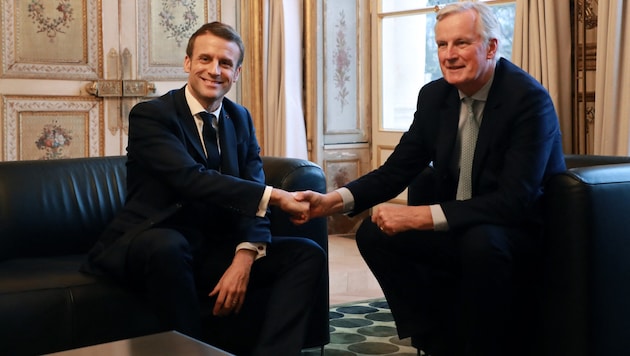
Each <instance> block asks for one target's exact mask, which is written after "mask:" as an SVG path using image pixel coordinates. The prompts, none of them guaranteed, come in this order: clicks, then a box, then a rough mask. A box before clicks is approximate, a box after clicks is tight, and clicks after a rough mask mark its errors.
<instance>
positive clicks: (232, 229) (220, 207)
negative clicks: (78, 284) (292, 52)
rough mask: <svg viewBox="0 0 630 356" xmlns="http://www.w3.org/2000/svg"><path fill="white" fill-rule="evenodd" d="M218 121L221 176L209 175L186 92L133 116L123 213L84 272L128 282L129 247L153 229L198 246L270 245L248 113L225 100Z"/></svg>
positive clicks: (211, 172) (149, 105) (153, 103)
mask: <svg viewBox="0 0 630 356" xmlns="http://www.w3.org/2000/svg"><path fill="white" fill-rule="evenodd" d="M220 115H221V117H220V129H219V130H220V143H221V157H222V173H223V174H221V173H219V172H217V171H215V170H211V169H208V168H207V167H208V166H209V164H208V162H207V161H206V160H207V158H206V155H205V154H204V151H203V148H202V143H201V138H200V137H199V133H198V130H197V126H196V124H195V121H194V118H193V116H192V114H191V113H190V109H189V107H188V105H187V103H186V98H185V90H184V88H181V89H179V90H173V91H170V92H169V93H167V94H165V95H163V96H162V97H160V98H157V99H154V100H151V101H147V102H142V103H139V104H137V105H136V106H135V107H134V108H133V109H132V110H131V112H130V114H129V142H128V147H127V157H128V161H127V197H126V202H125V206H124V208H123V210H122V212H121V213H120V214H119V215H118V216H117V217H116V218H115V219H114V221H113V222H112V223H111V224H110V226H109V228H108V229H107V231H106V232H105V233H104V234H103V235H102V237H101V239H100V240H99V242H98V243H97V244H96V246H95V247H94V248H93V249H92V251H91V252H90V254H89V263H88V264H87V265H86V267H85V270H86V271H89V272H93V273H98V274H113V275H117V276H121V275H123V274H124V263H125V256H126V251H127V247H128V243H129V240H130V239H131V238H133V236H134V235H135V234H136V233H138V232H140V231H142V230H144V229H147V228H150V227H153V226H165V227H169V228H174V229H178V230H180V231H182V232H183V233H184V234H185V235H186V236H187V237H189V239H191V240H195V239H196V240H197V241H199V240H202V239H215V240H216V241H217V242H220V241H221V240H225V239H231V241H230V243H233V244H235V245H236V244H238V243H239V242H243V241H249V242H270V241H271V233H270V230H269V224H270V223H269V219H268V218H266V217H265V218H260V217H256V212H257V210H258V205H259V202H260V199H261V197H262V195H263V192H264V189H265V184H264V180H265V179H264V173H263V170H262V160H261V158H260V156H259V153H260V147H259V146H258V142H257V139H256V136H255V131H254V126H253V121H252V119H251V116H250V113H249V112H248V110H247V109H245V108H244V107H242V106H240V105H238V104H236V103H234V102H232V101H230V100H229V99H224V100H223V109H222V110H221V114H220Z"/></svg>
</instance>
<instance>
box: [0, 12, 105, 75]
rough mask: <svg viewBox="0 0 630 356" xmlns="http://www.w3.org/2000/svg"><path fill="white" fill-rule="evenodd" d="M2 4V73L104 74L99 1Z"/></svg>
mask: <svg viewBox="0 0 630 356" xmlns="http://www.w3.org/2000/svg"><path fill="white" fill-rule="evenodd" d="M0 4H1V6H2V9H1V16H2V33H3V36H2V41H3V42H2V46H1V47H2V55H1V56H0V61H1V62H2V65H1V72H0V76H2V77H7V78H9V77H10V78H18V77H19V78H45V79H56V78H69V79H96V78H98V77H100V76H101V75H102V72H103V68H102V60H101V58H102V50H101V48H102V44H101V42H102V33H101V21H100V18H101V17H100V13H101V2H100V0H58V1H53V0H46V1H43V0H32V1H31V2H28V1H19V0H6V1H2V2H1V3H0Z"/></svg>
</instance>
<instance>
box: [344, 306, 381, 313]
mask: <svg viewBox="0 0 630 356" xmlns="http://www.w3.org/2000/svg"><path fill="white" fill-rule="evenodd" d="M337 311H338V312H340V313H344V314H367V313H374V312H377V311H378V309H377V308H372V307H369V306H365V305H351V306H347V307H339V308H337Z"/></svg>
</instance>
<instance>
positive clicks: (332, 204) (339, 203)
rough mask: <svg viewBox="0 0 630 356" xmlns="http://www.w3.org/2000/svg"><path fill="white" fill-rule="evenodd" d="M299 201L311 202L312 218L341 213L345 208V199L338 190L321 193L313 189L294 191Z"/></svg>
mask: <svg viewBox="0 0 630 356" xmlns="http://www.w3.org/2000/svg"><path fill="white" fill-rule="evenodd" d="M293 194H294V195H295V199H296V200H298V201H307V202H309V204H310V212H309V216H310V218H311V219H312V218H318V217H322V216H328V215H333V214H336V213H340V212H342V210H343V199H341V195H340V194H339V193H337V192H334V191H333V192H330V193H326V194H321V193H318V192H314V191H312V190H305V191H301V192H295V193H293Z"/></svg>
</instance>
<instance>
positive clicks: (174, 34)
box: [160, 0, 199, 47]
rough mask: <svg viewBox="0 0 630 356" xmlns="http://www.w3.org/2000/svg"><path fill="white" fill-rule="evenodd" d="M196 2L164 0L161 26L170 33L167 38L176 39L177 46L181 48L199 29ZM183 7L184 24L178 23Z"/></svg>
mask: <svg viewBox="0 0 630 356" xmlns="http://www.w3.org/2000/svg"><path fill="white" fill-rule="evenodd" d="M196 5H197V4H196V2H195V1H194V0H163V1H162V11H160V25H161V26H163V27H164V28H165V29H166V31H167V32H168V34H167V38H174V39H175V41H176V42H177V46H178V47H181V46H182V43H183V42H184V41H187V40H188V37H189V36H190V35H191V34H192V31H193V30H194V29H195V28H196V27H197V19H198V18H199V16H197V13H196V11H195V7H196ZM181 7H183V14H181V16H182V18H181V20H183V21H182V22H179V21H177V16H176V14H178V13H179V12H180V11H178V9H179V8H181Z"/></svg>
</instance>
